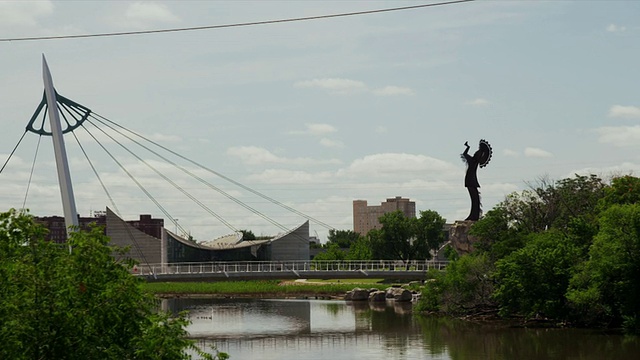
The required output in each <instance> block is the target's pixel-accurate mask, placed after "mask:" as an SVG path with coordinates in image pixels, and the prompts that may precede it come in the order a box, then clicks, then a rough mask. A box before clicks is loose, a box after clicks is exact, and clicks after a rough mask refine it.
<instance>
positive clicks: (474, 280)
mask: <svg viewBox="0 0 640 360" xmlns="http://www.w3.org/2000/svg"><path fill="white" fill-rule="evenodd" d="M493 270H494V267H493V263H492V262H491V261H490V260H489V258H488V257H487V255H486V254H470V255H464V256H462V257H460V258H459V259H456V260H454V261H451V262H450V263H449V264H448V265H447V269H446V271H445V272H438V271H432V272H431V273H430V276H431V278H432V280H431V281H429V282H427V283H426V285H425V290H424V291H423V294H422V296H421V298H420V302H419V306H418V311H425V310H426V311H441V312H444V313H447V314H462V313H478V312H483V311H487V310H492V309H495V307H496V305H495V302H494V301H493V300H492V294H493V290H494V285H493V284H494V282H493V279H492V272H493Z"/></svg>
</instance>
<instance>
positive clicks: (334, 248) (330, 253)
mask: <svg viewBox="0 0 640 360" xmlns="http://www.w3.org/2000/svg"><path fill="white" fill-rule="evenodd" d="M346 256H347V252H346V251H345V250H342V249H341V248H340V246H338V244H336V243H331V244H327V246H326V247H325V251H323V252H320V253H318V254H317V255H316V256H314V258H313V260H314V261H330V260H331V261H333V260H344V259H345V258H346Z"/></svg>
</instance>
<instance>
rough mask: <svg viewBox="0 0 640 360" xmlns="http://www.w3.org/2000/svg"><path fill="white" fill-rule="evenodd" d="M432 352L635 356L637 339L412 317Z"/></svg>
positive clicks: (584, 359) (456, 359) (577, 358)
mask: <svg viewBox="0 0 640 360" xmlns="http://www.w3.org/2000/svg"><path fill="white" fill-rule="evenodd" d="M416 318H417V321H418V323H419V324H420V326H421V327H422V333H423V337H424V343H425V346H426V347H428V348H429V349H430V351H431V353H432V354H442V353H444V352H445V351H448V353H449V356H450V357H451V359H452V360H466V359H470V358H474V359H476V358H491V359H496V360H511V359H525V360H528V359H531V360H533V359H549V360H555V359H558V360H560V359H562V360H600V359H603V358H608V359H617V360H618V359H629V360H631V359H637V356H638V355H637V354H638V353H640V339H639V338H637V337H634V338H629V337H624V336H622V335H604V334H602V333H598V332H596V331H590V330H579V329H522V328H510V327H507V326H506V325H485V324H475V323H470V322H465V321H460V320H455V319H450V318H441V317H431V316H429V317H425V316H419V317H416Z"/></svg>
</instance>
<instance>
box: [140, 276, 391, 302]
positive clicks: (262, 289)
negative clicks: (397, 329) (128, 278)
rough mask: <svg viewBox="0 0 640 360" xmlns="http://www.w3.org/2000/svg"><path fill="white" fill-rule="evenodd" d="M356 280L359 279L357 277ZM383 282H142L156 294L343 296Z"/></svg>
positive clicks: (269, 296) (190, 295)
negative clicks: (358, 288)
mask: <svg viewBox="0 0 640 360" xmlns="http://www.w3.org/2000/svg"><path fill="white" fill-rule="evenodd" d="M354 281H357V280H354ZM387 286H389V285H388V284H384V283H382V282H372V281H369V282H365V281H361V282H351V281H347V280H341V281H340V282H332V281H328V280H327V281H322V282H312V281H278V280H264V281H259V280H256V281H223V282H206V283H204V282H158V283H155V282H154V283H143V284H142V287H143V289H144V290H145V291H147V292H150V293H152V294H154V295H156V296H157V297H161V298H167V297H255V298H291V297H296V298H342V297H343V296H344V294H345V293H346V292H347V291H349V290H352V289H353V288H356V287H360V288H372V287H387Z"/></svg>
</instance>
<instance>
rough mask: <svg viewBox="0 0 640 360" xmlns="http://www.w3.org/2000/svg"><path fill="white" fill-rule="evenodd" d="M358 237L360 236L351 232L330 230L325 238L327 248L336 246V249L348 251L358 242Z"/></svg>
mask: <svg viewBox="0 0 640 360" xmlns="http://www.w3.org/2000/svg"><path fill="white" fill-rule="evenodd" d="M360 237H361V236H360V234H358V233H357V232H355V231H353V230H336V229H330V230H329V235H328V236H327V246H328V245H329V244H337V245H338V247H340V248H342V249H348V248H350V247H351V245H353V244H354V243H355V242H356V241H358V239H360Z"/></svg>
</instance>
